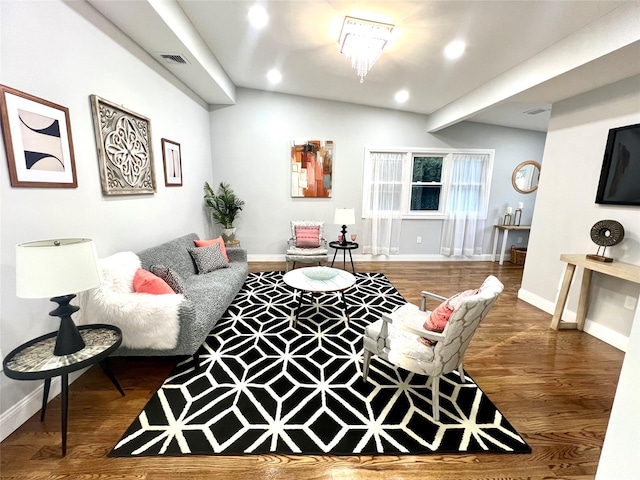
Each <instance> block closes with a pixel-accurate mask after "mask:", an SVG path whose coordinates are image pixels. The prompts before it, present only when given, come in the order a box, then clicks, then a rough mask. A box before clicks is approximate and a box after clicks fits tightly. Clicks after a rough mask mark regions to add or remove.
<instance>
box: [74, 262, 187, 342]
mask: <svg viewBox="0 0 640 480" xmlns="http://www.w3.org/2000/svg"><path fill="white" fill-rule="evenodd" d="M99 266H100V269H101V271H102V284H101V285H100V286H99V287H98V288H94V289H92V290H87V291H86V292H81V293H79V294H78V305H79V306H80V311H79V312H78V313H76V314H75V315H74V319H75V320H76V323H78V324H80V325H83V324H88V323H106V324H109V325H115V326H117V327H119V328H120V329H121V330H122V346H123V347H127V348H151V349H154V350H169V349H172V348H175V347H176V345H177V342H178V332H179V330H180V324H179V322H178V309H179V306H180V303H181V302H182V301H183V300H184V295H178V294H175V295H172V294H166V295H152V294H149V293H136V292H134V291H133V277H134V275H135V273H136V270H137V269H138V268H140V259H139V258H138V256H137V255H136V254H135V253H133V252H120V253H116V254H114V255H111V256H110V257H107V258H103V259H100V261H99Z"/></svg>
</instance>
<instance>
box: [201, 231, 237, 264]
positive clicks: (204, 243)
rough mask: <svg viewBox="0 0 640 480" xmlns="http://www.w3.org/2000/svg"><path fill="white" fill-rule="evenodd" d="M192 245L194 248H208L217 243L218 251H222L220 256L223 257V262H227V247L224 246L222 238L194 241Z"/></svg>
mask: <svg viewBox="0 0 640 480" xmlns="http://www.w3.org/2000/svg"><path fill="white" fill-rule="evenodd" d="M193 243H195V244H196V247H208V246H209V245H213V244H214V243H217V244H218V245H220V250H221V251H222V255H224V258H225V260H226V261H227V262H228V261H229V256H228V255H227V247H226V246H225V245H224V240H223V239H222V237H218V238H214V239H213V240H194V241H193Z"/></svg>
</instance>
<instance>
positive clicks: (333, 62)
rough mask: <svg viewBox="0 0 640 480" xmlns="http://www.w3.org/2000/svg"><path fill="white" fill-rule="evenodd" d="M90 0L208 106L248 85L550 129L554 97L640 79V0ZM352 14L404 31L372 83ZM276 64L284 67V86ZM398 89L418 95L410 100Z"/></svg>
mask: <svg viewBox="0 0 640 480" xmlns="http://www.w3.org/2000/svg"><path fill="white" fill-rule="evenodd" d="M89 2H90V3H91V4H92V5H93V6H94V7H95V8H96V9H98V10H99V11H100V12H101V13H102V14H103V15H105V16H106V17H107V18H108V19H109V20H111V22H113V23H114V24H115V25H116V26H118V27H119V28H120V29H121V30H122V31H123V32H125V33H126V34H127V35H128V36H129V37H131V38H132V39H133V40H134V41H135V42H136V43H138V44H139V45H140V46H141V47H142V48H143V49H145V50H146V51H147V52H149V53H150V54H151V55H153V56H154V57H156V58H157V59H158V61H159V62H161V63H162V64H163V66H165V67H166V68H167V69H168V70H170V71H171V72H172V73H173V74H174V75H175V76H176V77H178V78H179V79H180V80H182V81H183V82H184V83H185V84H186V85H187V86H189V87H190V88H191V89H192V90H193V91H194V92H195V93H196V94H197V95H198V96H200V97H201V98H202V99H203V100H204V101H205V102H207V103H208V104H210V105H212V106H213V105H228V104H233V103H234V101H235V87H246V88H253V89H259V90H269V91H276V92H282V93H288V94H294V95H302V96H306V97H313V98H320V99H328V100H337V101H342V102H350V103H356V104H362V105H370V106H376V107H384V108H391V109H397V110H403V111H410V112H417V113H423V114H428V115H431V117H430V125H429V129H430V130H431V131H435V130H438V129H440V128H444V127H446V126H448V125H451V124H453V123H456V122H458V121H461V120H464V119H468V120H472V121H479V122H484V123H491V124H496V125H505V126H511V127H517V128H528V129H533V130H540V131H545V130H546V128H547V123H548V120H549V116H550V113H549V109H550V108H551V104H552V103H553V102H556V101H558V100H562V99H565V98H568V97H571V96H574V95H576V94H579V93H582V92H584V91H587V90H590V89H593V88H596V87H598V86H602V85H605V84H608V83H612V82H614V81H617V80H620V79H623V78H627V77H629V76H632V75H636V74H640V60H639V59H640V1H635V0H633V1H603V0H597V1H588V0H582V1H562V0H554V1H546V0H543V1H527V0H521V1H515V0H508V1H485V0H470V1H403V0H395V1H369V2H364V1H343V0H293V1H288V0H278V1H260V0H257V1H244V0H233V1H223V0H216V1H204V0H121V1H111V0H89ZM255 3H260V4H261V5H263V6H264V7H265V9H266V10H267V12H268V14H269V23H268V24H267V26H266V27H264V28H263V29H261V30H256V29H254V28H253V27H251V25H250V24H249V22H248V20H247V12H248V10H249V8H250V7H251V6H252V5H254V4H255ZM345 15H353V16H358V17H363V18H365V17H366V18H371V19H384V20H386V21H388V22H390V23H393V24H394V25H396V31H397V32H396V33H399V36H398V38H397V40H396V41H395V42H393V44H391V45H389V47H388V48H387V49H386V50H385V51H384V52H383V54H382V55H381V57H380V59H379V60H378V61H377V62H376V64H375V65H374V66H373V68H372V70H371V71H370V72H369V74H368V75H367V76H366V77H365V80H364V83H363V84H361V83H360V81H359V78H358V76H357V74H356V71H355V70H354V69H352V68H351V64H350V62H349V61H348V60H347V59H345V58H344V57H343V56H341V55H340V54H339V53H338V46H337V37H338V35H339V33H340V27H341V25H342V20H343V18H344V16H345ZM374 15H375V16H374ZM452 40H464V41H465V42H466V43H467V50H466V52H465V54H464V55H463V56H462V57H461V58H460V59H458V60H455V61H452V60H447V59H446V58H445V57H444V55H443V49H444V47H445V46H446V45H447V44H448V43H449V42H451V41H452ZM161 53H171V54H181V55H183V56H184V57H185V58H186V59H187V60H188V61H189V64H188V65H170V64H167V63H166V62H164V61H163V60H162V59H160V58H159V54H161ZM272 68H277V69H279V70H280V71H281V72H282V75H283V79H282V81H281V82H280V83H279V84H277V85H275V86H273V85H270V84H269V82H268V80H267V78H266V73H267V72H268V71H269V70H270V69H272ZM400 89H406V90H408V91H409V92H410V98H409V100H408V101H407V102H406V103H404V104H401V105H400V104H397V103H396V102H395V100H394V95H395V93H396V92H397V91H398V90H400ZM532 109H543V110H545V111H544V112H543V113H539V114H537V115H530V114H526V113H524V112H526V111H529V110H532Z"/></svg>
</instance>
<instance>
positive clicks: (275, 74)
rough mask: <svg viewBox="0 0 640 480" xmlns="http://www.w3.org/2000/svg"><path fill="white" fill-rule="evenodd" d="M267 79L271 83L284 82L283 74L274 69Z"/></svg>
mask: <svg viewBox="0 0 640 480" xmlns="http://www.w3.org/2000/svg"><path fill="white" fill-rule="evenodd" d="M267 78H268V79H269V81H270V82H271V83H280V81H281V80H282V74H281V73H280V72H279V71H278V70H276V69H275V68H272V69H271V70H269V72H268V73H267Z"/></svg>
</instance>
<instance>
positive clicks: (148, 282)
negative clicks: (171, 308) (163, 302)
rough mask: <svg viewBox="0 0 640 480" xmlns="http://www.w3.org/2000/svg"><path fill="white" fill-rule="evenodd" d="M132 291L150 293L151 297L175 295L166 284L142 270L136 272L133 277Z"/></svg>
mask: <svg viewBox="0 0 640 480" xmlns="http://www.w3.org/2000/svg"><path fill="white" fill-rule="evenodd" d="M133 291H134V292H136V293H151V294H153V295H164V294H166V293H175V292H174V291H173V288H171V287H170V286H169V285H168V284H167V282H165V281H164V280H162V279H161V278H160V277H158V276H156V275H154V274H153V273H151V272H148V271H147V270H145V269H143V268H139V269H138V270H136V273H135V275H134V276H133Z"/></svg>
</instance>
